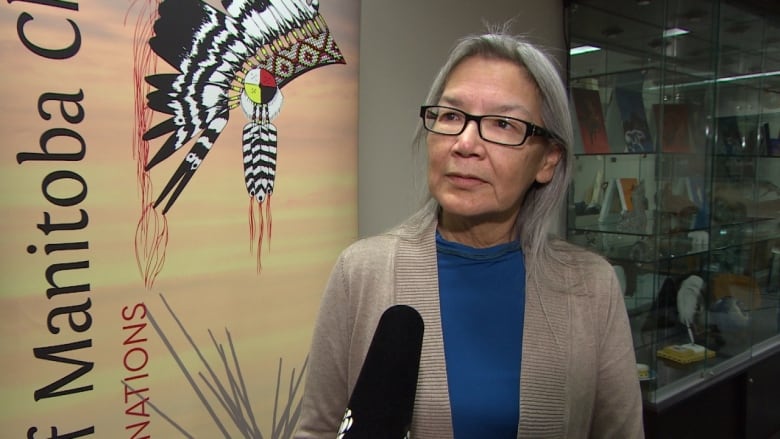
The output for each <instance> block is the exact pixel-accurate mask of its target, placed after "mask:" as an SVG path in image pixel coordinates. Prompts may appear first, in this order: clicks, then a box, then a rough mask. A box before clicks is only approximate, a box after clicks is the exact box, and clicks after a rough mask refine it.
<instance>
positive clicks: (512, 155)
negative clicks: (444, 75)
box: [427, 57, 560, 225]
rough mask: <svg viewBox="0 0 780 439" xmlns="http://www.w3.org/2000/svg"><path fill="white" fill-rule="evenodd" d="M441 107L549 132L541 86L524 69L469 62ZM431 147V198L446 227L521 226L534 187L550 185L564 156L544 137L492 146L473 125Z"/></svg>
mask: <svg viewBox="0 0 780 439" xmlns="http://www.w3.org/2000/svg"><path fill="white" fill-rule="evenodd" d="M438 105H445V106H449V107H455V108H458V109H461V110H463V111H465V112H466V113H470V114H473V115H477V116H479V115H486V114H490V115H503V116H511V117H515V118H518V119H523V120H526V121H528V122H531V123H533V124H535V125H539V126H542V125H541V122H542V121H541V116H540V109H541V105H540V99H539V96H538V92H537V90H536V86H535V84H534V83H533V82H532V81H531V80H530V79H529V78H528V76H527V73H526V71H525V69H523V68H521V67H519V66H517V65H516V64H514V63H512V62H509V61H505V60H497V59H487V58H482V57H472V58H468V59H466V60H464V61H462V62H461V63H460V64H459V65H458V66H457V67H456V68H455V69H454V70H453V71H452V73H451V74H450V76H449V79H448V80H447V82H446V84H445V86H444V91H443V93H442V97H441V100H440V101H439V102H438ZM427 143H428V185H429V188H430V190H431V193H432V194H433V196H434V197H435V198H436V200H437V201H438V202H439V204H440V205H441V207H442V210H443V215H444V217H445V218H446V219H447V220H455V221H459V222H462V223H464V225H465V224H470V225H474V224H479V223H488V222H498V223H506V224H509V223H514V221H515V218H516V217H517V214H518V212H519V209H520V204H521V203H522V200H523V196H524V195H525V193H526V191H527V190H528V188H529V187H530V186H531V185H532V184H533V183H534V182H535V181H537V182H540V183H547V182H549V181H550V180H551V179H552V177H553V172H554V169H555V165H556V164H557V163H558V160H560V150H559V149H558V148H557V147H550V146H547V144H546V141H545V140H544V138H542V137H539V136H532V137H528V139H527V140H526V141H525V143H524V144H523V145H522V146H520V147H507V146H501V145H497V144H494V143H490V142H488V141H485V140H483V139H482V138H480V136H479V131H478V127H477V123H476V122H474V121H469V122H468V124H467V126H466V128H465V130H464V131H463V132H462V133H461V134H459V135H457V136H446V135H441V134H434V133H428V138H427ZM445 218H443V219H445Z"/></svg>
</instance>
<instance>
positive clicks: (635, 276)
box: [567, 0, 780, 406]
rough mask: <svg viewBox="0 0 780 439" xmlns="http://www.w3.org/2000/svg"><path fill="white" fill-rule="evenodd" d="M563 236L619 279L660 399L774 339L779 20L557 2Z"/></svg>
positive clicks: (684, 2)
mask: <svg viewBox="0 0 780 439" xmlns="http://www.w3.org/2000/svg"><path fill="white" fill-rule="evenodd" d="M568 18H569V24H568V29H569V42H570V49H571V55H570V57H569V64H570V65H569V72H570V78H569V81H570V82H569V85H570V96H571V101H572V111H573V114H572V119H573V122H574V126H575V137H576V145H575V157H576V160H575V163H574V171H575V172H574V184H573V186H572V189H571V191H570V196H569V203H568V215H567V239H568V240H570V241H572V242H575V243H578V244H580V245H582V246H585V247H588V248H590V249H592V250H594V251H595V252H597V253H600V254H602V255H604V256H605V257H606V258H607V259H608V260H609V261H610V263H611V264H612V265H613V266H614V267H615V270H616V273H617V274H618V278H619V279H620V281H621V287H622V288H623V292H624V297H625V302H626V306H627V309H628V313H629V316H630V320H631V326H632V331H633V337H634V344H635V353H636V359H637V362H638V363H639V364H640V366H639V368H638V379H639V380H640V381H641V382H642V390H643V397H644V399H645V402H646V403H647V404H650V405H656V406H661V405H664V404H670V403H672V402H674V400H675V399H677V398H680V397H681V395H685V394H688V393H690V392H691V391H694V390H695V388H701V387H704V386H707V385H708V382H712V381H713V380H717V379H718V377H719V376H722V375H724V374H729V373H733V372H734V371H735V370H737V369H739V368H741V367H745V365H747V364H749V363H750V361H751V359H755V358H757V357H758V356H760V355H766V354H767V353H772V352H776V351H777V350H779V349H780V335H779V334H780V306H779V305H778V291H780V27H778V23H777V22H776V21H775V22H774V23H773V22H772V21H771V20H769V18H768V17H765V16H761V15H760V14H755V13H753V12H751V11H749V10H745V9H743V8H740V7H739V6H734V5H732V4H730V3H728V2H725V1H708V0H665V1H660V0H654V1H647V0H644V1H642V0H637V1H633V0H631V1H621V2H615V1H609V0H583V1H576V2H573V3H572V4H571V5H570V7H569V8H568Z"/></svg>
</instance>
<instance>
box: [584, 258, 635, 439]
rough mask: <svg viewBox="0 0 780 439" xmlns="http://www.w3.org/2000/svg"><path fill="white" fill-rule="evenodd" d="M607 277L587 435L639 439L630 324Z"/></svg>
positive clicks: (620, 297)
mask: <svg viewBox="0 0 780 439" xmlns="http://www.w3.org/2000/svg"><path fill="white" fill-rule="evenodd" d="M609 269H610V270H611V267H609ZM609 278H610V284H609V288H608V291H609V294H608V295H607V296H606V297H605V299H604V300H605V302H606V303H602V305H603V306H601V307H599V308H600V309H601V311H602V312H603V314H602V320H601V321H602V322H603V325H601V327H600V334H599V339H600V342H599V345H598V348H599V353H598V378H597V379H598V382H597V385H596V400H595V404H594V413H593V419H592V424H591V434H590V436H591V437H594V438H643V437H644V432H643V427H642V395H641V390H640V387H639V379H638V377H637V373H636V357H635V353H634V344H633V338H632V335H631V327H630V326H629V320H628V314H627V312H626V307H625V303H624V301H623V295H622V292H621V289H620V286H619V284H618V282H617V278H616V277H615V274H614V272H612V273H610V277H609Z"/></svg>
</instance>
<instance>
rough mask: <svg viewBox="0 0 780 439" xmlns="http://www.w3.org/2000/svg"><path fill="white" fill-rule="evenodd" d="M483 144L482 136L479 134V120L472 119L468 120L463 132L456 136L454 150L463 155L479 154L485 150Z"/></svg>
mask: <svg viewBox="0 0 780 439" xmlns="http://www.w3.org/2000/svg"><path fill="white" fill-rule="evenodd" d="M481 144H482V138H481V136H480V135H479V125H478V124H477V121H475V120H470V121H468V122H466V127H465V128H464V129H463V132H462V133H460V134H458V136H457V137H456V141H455V144H454V145H453V150H454V152H456V153H457V154H460V155H463V156H470V155H479V154H481V152H482V151H483V148H482V147H481V146H480V145H481Z"/></svg>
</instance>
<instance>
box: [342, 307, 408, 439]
mask: <svg viewBox="0 0 780 439" xmlns="http://www.w3.org/2000/svg"><path fill="white" fill-rule="evenodd" d="M422 337H423V321H422V317H420V313H418V312H417V310H415V309H414V308H412V307H410V306H407V305H395V306H392V307H390V308H388V309H387V310H385V312H384V313H382V317H380V318H379V323H378V324H377V326H376V331H375V332H374V338H373V339H372V340H371V345H370V346H369V347H368V353H367V354H366V359H365V361H364V362H363V367H362V368H361V369H360V375H358V379H357V382H356V383H355V388H354V390H353V391H352V396H350V398H349V406H348V407H347V410H346V412H345V413H344V418H343V419H342V421H341V426H340V427H339V431H338V436H337V438H338V439H368V438H370V439H383V438H387V439H401V438H404V437H408V434H409V430H410V429H411V427H412V412H413V410H414V397H415V393H416V391H417V372H418V370H419V368H420V352H421V350H422Z"/></svg>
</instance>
